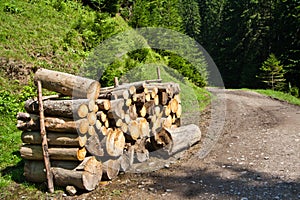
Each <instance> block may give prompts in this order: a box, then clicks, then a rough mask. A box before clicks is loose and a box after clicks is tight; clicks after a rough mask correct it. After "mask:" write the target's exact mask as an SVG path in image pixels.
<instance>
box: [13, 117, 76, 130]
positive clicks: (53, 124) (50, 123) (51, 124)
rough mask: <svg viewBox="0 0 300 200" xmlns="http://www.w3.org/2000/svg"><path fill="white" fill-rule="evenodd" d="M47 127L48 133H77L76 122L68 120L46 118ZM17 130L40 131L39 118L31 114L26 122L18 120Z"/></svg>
mask: <svg viewBox="0 0 300 200" xmlns="http://www.w3.org/2000/svg"><path fill="white" fill-rule="evenodd" d="M17 118H18V119H21V118H19V117H17ZM45 127H46V130H47V131H53V132H69V133H70V132H71V133H77V127H76V122H75V121H73V120H72V119H68V118H55V117H45ZM17 128H18V129H20V130H24V131H25V130H32V131H37V130H40V120H39V116H38V115H34V114H30V118H29V119H27V120H26V121H23V120H18V123H17Z"/></svg>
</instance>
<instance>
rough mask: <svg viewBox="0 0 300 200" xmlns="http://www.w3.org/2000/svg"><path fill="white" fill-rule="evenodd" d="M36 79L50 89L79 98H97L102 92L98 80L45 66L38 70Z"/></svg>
mask: <svg viewBox="0 0 300 200" xmlns="http://www.w3.org/2000/svg"><path fill="white" fill-rule="evenodd" d="M34 80H35V81H41V82H42V84H43V87H44V88H46V89H48V90H51V91H55V92H59V93H61V94H64V95H67V96H73V97H77V98H88V99H93V100H96V99H97V98H98V96H99V93H100V83H99V82H98V81H95V80H92V79H88V78H83V77H79V76H75V75H71V74H67V73H63V72H57V71H52V70H47V69H43V68H40V69H38V70H37V71H36V73H35V76H34Z"/></svg>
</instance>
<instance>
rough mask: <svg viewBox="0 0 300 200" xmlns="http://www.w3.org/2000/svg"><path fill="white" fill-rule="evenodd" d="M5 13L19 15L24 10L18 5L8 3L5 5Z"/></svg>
mask: <svg viewBox="0 0 300 200" xmlns="http://www.w3.org/2000/svg"><path fill="white" fill-rule="evenodd" d="M3 11H4V12H8V13H12V14H19V13H21V12H22V11H23V10H22V9H20V8H18V7H17V6H16V5H14V4H11V3H6V4H5V5H4V9H3Z"/></svg>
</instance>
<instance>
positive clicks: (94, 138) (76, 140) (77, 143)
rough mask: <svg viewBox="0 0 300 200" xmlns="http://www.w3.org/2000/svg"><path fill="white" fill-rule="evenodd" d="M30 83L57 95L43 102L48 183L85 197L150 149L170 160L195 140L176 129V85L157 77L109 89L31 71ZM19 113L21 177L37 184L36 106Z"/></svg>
mask: <svg viewBox="0 0 300 200" xmlns="http://www.w3.org/2000/svg"><path fill="white" fill-rule="evenodd" d="M35 81H40V82H41V83H42V86H43V88H45V89H48V90H51V91H55V92H58V93H60V94H59V95H54V96H48V97H43V107H44V109H43V111H44V115H45V117H44V120H43V122H44V127H45V130H46V135H47V141H48V148H47V151H48V153H49V158H50V161H51V162H50V164H51V173H52V175H53V177H54V183H55V185H58V186H70V185H72V186H75V187H76V188H79V189H84V190H88V191H90V190H93V189H94V188H95V187H96V186H97V184H98V183H99V182H100V181H101V180H111V179H114V178H115V177H116V176H117V175H118V173H119V171H120V170H122V171H127V170H129V169H130V167H131V166H132V165H133V164H134V163H136V162H145V161H147V160H148V159H149V155H150V154H149V152H151V151H156V150H157V149H164V150H165V151H166V152H168V153H169V154H173V153H175V152H176V151H179V150H181V149H182V148H188V147H189V146H191V145H192V144H194V143H196V142H198V141H199V140H200V137H201V132H200V130H199V128H198V127H197V126H185V127H180V117H181V113H182V107H181V100H180V94H179V93H180V88H179V85H178V84H176V83H173V82H169V83H162V82H161V80H160V79H157V80H149V81H141V82H134V83H128V84H123V85H119V84H118V81H117V79H116V80H115V86H114V87H107V88H101V89H100V84H99V82H97V81H94V80H90V79H86V78H82V77H77V76H74V75H70V74H66V73H61V72H56V71H51V70H46V69H39V70H38V71H37V72H36V74H35ZM25 110H26V111H27V113H19V114H18V116H17V119H18V124H17V127H18V128H19V129H20V130H22V131H23V133H22V136H21V138H22V142H23V143H24V144H23V146H22V147H21V149H20V153H21V156H22V158H24V159H25V167H24V175H25V177H26V179H27V180H28V181H32V182H44V181H46V179H47V177H46V173H45V170H44V168H45V167H44V163H43V149H42V146H41V144H42V137H41V134H40V130H41V126H40V125H41V124H40V116H39V115H38V113H39V103H38V100H37V99H29V100H27V101H26V103H25ZM175 127H180V128H175ZM182 134H185V135H184V137H182ZM186 140H189V142H186Z"/></svg>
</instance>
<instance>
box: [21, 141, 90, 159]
mask: <svg viewBox="0 0 300 200" xmlns="http://www.w3.org/2000/svg"><path fill="white" fill-rule="evenodd" d="M48 151H49V157H50V159H51V160H73V161H74V160H75V161H76V160H79V161H81V160H83V159H84V158H85V155H86V149H85V148H59V147H50V148H49V149H48ZM20 153H21V157H22V158H24V159H28V160H43V152H42V147H41V146H39V145H23V146H22V147H21V148H20Z"/></svg>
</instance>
